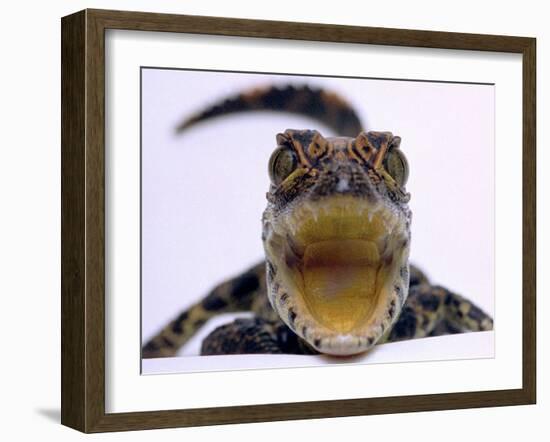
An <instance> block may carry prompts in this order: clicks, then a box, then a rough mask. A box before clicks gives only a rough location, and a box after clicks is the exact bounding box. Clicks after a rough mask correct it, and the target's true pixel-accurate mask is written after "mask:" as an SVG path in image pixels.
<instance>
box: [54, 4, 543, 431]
mask: <svg viewBox="0 0 550 442" xmlns="http://www.w3.org/2000/svg"><path fill="white" fill-rule="evenodd" d="M107 29H121V30H139V31H154V32H173V33H191V34H209V35H221V36H239V37H262V38H271V39H290V40H302V41H323V42H336V43H357V44H369V45H389V46H404V47H417V48H440V49H456V50H474V51H491V52H504V53H516V54H521V56H522V66H523V87H522V88H523V92H522V93H523V110H522V112H523V147H522V149H523V161H522V173H523V175H522V176H523V189H522V192H523V215H522V216H523V269H522V270H523V273H522V278H523V301H522V302H523V313H522V314H523V318H522V324H523V325H522V327H523V336H522V344H523V347H522V348H523V353H522V370H523V372H522V377H523V381H522V386H521V388H517V389H508V390H495V391H474V392H457V393H445V394H427V395H414V396H399V397H378V398H361V399H346V400H331V401H316V402H310V401H308V402H290V403H283V404H269V405H246V406H231V407H216V408H194V409H180V410H169V411H146V412H131V413H106V411H105V391H106V384H105V339H106V336H105V193H106V187H105V75H104V73H105V30H107ZM535 56H536V41H535V39H534V38H526V37H512V36H496V35H475V34H459V33H449V32H432V31H418V30H405V29H385V28H369V27H355V26H340V25H326V24H312V23H293V22H275V21H262V20H240V19H232V18H216V17H199V16H185V15H170V14H154V13H141V12H123V11H106V10H84V11H81V12H78V13H75V14H73V15H70V16H67V17H64V18H63V19H62V177H61V178H62V181H61V183H62V272H61V277H62V306H61V309H62V310H61V311H62V339H61V346H62V410H61V421H62V424H64V425H67V426H69V427H72V428H75V429H78V430H80V431H83V432H103V431H122V430H140V429H150V428H168V427H184V426H197V425H213V424H228V423H241V422H261V421H278V420H289V419H308V418H323V417H338V416H356V415H367V414H382V413H402V412H411V411H429V410H444V409H459V408H471V407H490V406H505V405H520V404H533V403H535V400H536V336H535V334H536V310H535V304H536V300H535V295H536V293H535V282H536V188H535V183H536V150H535V146H536V126H535V122H536V121H535V116H536V99H535V87H536V81H535V79H536V77H535V72H536V71H535V66H536V63H535Z"/></svg>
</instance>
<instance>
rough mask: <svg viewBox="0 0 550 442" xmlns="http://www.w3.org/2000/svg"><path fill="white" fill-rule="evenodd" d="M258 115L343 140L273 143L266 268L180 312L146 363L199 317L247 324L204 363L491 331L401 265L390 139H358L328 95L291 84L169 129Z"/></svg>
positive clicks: (401, 212) (395, 141) (402, 241)
mask: <svg viewBox="0 0 550 442" xmlns="http://www.w3.org/2000/svg"><path fill="white" fill-rule="evenodd" d="M264 109H268V110H278V111H285V112H294V113H300V114H304V115H308V116H311V117H312V118H314V119H316V120H318V121H321V122H323V123H325V124H327V125H328V126H330V127H332V128H333V129H334V130H335V131H336V132H337V133H340V134H342V135H346V136H341V137H333V138H324V137H323V136H322V135H321V134H320V133H319V132H317V131H312V130H301V131H298V130H287V131H285V132H284V133H283V134H279V135H278V136H277V144H278V147H277V149H276V151H275V153H274V157H273V158H274V159H273V158H272V161H274V164H277V161H279V163H281V161H280V160H278V155H279V154H280V152H281V151H283V155H282V156H283V157H284V161H282V163H281V164H282V165H283V166H282V168H281V167H279V168H278V169H277V167H275V172H273V173H274V176H273V175H272V184H271V187H270V189H269V192H268V194H267V199H268V205H267V208H266V210H265V212H264V215H263V231H262V240H263V244H264V250H265V254H266V260H265V261H264V262H261V263H259V264H258V265H256V266H254V267H253V268H251V269H249V270H247V271H246V272H244V273H243V274H241V275H239V276H237V277H235V278H232V279H230V280H228V281H225V282H223V283H222V284H220V285H218V286H216V287H215V288H214V289H213V290H212V291H211V292H210V293H209V294H208V295H207V296H206V297H205V298H204V299H203V300H202V301H200V302H198V303H196V304H195V305H193V306H192V307H191V308H189V309H187V310H186V311H184V312H182V313H181V314H179V316H177V317H176V318H175V319H174V320H173V321H171V322H170V323H169V324H168V325H167V326H166V327H164V328H163V329H162V330H161V331H160V332H159V333H158V334H157V335H156V336H155V337H153V338H152V339H151V340H150V341H149V342H147V343H146V344H145V345H144V347H143V351H142V354H143V357H144V358H151V357H166V356H173V355H174V354H175V353H176V352H177V350H178V349H179V348H180V347H181V346H182V345H184V344H185V343H186V342H187V341H188V340H189V338H190V337H191V336H193V334H194V333H195V332H196V331H197V330H198V329H199V328H200V327H201V326H202V325H203V324H204V323H205V322H206V321H207V320H208V319H210V318H211V317H213V316H215V315H217V314H220V313H226V312H237V311H252V312H254V313H255V317H254V318H251V319H237V320H236V321H234V322H232V323H230V324H226V325H223V326H221V327H219V328H217V329H216V330H214V331H213V332H212V333H211V334H210V335H209V336H208V337H207V338H206V339H205V340H204V342H203V344H202V350H201V353H202V354H205V355H211V354H243V353H293V354H311V353H319V352H320V353H328V354H334V355H340V356H345V355H351V354H356V353H361V352H364V351H368V350H369V349H370V348H372V347H373V346H374V345H376V344H379V343H382V342H391V341H399V340H405V339H412V338H421V337H425V336H437V335H443V334H450V333H461V332H467V331H482V330H491V329H492V327H493V321H492V319H491V318H490V317H489V316H488V315H487V314H485V313H484V312H483V311H481V310H480V309H479V308H478V307H476V306H475V305H473V304H472V303H471V302H470V301H468V300H466V299H465V298H463V297H461V296H459V295H457V294H455V293H452V292H450V291H449V290H447V289H445V288H443V287H439V286H433V285H431V284H430V282H429V281H428V279H427V278H426V276H425V275H424V274H423V273H422V272H421V271H420V270H419V269H418V268H416V267H415V266H412V265H409V262H408V256H409V246H410V237H411V234H410V226H411V213H410V210H409V208H408V201H409V198H410V196H409V195H408V194H407V193H406V191H405V187H404V185H405V181H406V178H403V176H400V175H402V174H400V172H402V170H401V169H400V167H397V168H396V166H395V161H393V162H392V160H390V156H391V155H394V156H393V158H394V159H395V158H396V155H395V153H396V151H399V152H397V153H400V147H399V143H400V138H399V137H394V136H393V135H392V134H391V133H389V132H363V131H362V129H361V123H360V121H359V118H358V117H357V115H356V113H355V112H354V111H353V109H351V108H350V107H349V106H348V105H347V103H346V102H345V101H344V100H342V99H341V98H339V97H338V96H336V95H335V94H332V93H328V92H326V91H322V90H316V89H311V88H309V87H299V88H296V87H292V86H287V87H284V88H267V89H261V90H254V91H251V92H247V93H244V94H241V95H239V96H237V97H234V98H231V99H228V100H225V101H223V102H222V103H220V104H216V105H214V106H212V107H210V108H207V109H206V110H205V111H203V112H201V113H200V114H197V115H195V116H193V117H191V118H190V119H189V120H187V121H186V122H184V123H182V124H181V125H180V127H179V129H180V130H183V129H188V128H189V127H191V126H192V125H194V124H196V123H198V122H201V121H204V120H208V119H210V118H214V117H218V116H222V115H225V114H228V113H233V112H242V111H247V110H256V111H257V110H264ZM352 137H353V138H352ZM401 157H402V154H400V155H399V158H401ZM270 167H272V171H273V164H271V165H270ZM281 170H282V171H283V173H282V174H281ZM392 173H393V176H392Z"/></svg>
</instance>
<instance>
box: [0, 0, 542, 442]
mask: <svg viewBox="0 0 550 442" xmlns="http://www.w3.org/2000/svg"><path fill="white" fill-rule="evenodd" d="M356 4H357V3H356V2H351V1H350V2H345V1H340V2H338V7H336V6H334V5H332V6H331V5H330V4H327V6H321V5H320V4H319V3H317V2H316V3H315V7H313V4H306V2H304V3H303V4H297V3H296V2H284V1H279V2H277V3H276V4H258V5H257V6H253V5H252V4H250V3H248V2H244V1H233V2H231V3H227V4H224V3H223V2H209V1H205V0H202V1H200V2H199V1H196V2H193V1H188V2H186V3H185V6H184V5H177V4H175V3H174V2H168V1H165V2H162V1H159V2H156V4H155V6H154V10H155V11H158V12H176V13H191V14H204V15H219V16H240V17H250V18H271V19H281V20H284V19H286V20H301V21H317V22H327V23H330V22H332V23H346V24H356V25H371V26H387V27H403V28H417V29H434V30H447V31H464V32H484V33H501V34H519V35H528V36H536V37H537V38H538V39H539V40H538V48H539V51H538V55H539V63H538V78H539V79H541V78H545V77H548V63H549V56H548V55H547V54H548V49H549V48H548V40H549V38H550V31H548V30H547V28H546V20H545V17H546V16H547V15H545V14H544V11H542V7H539V6H538V4H539V3H537V2H528V1H525V2H522V8H521V9H518V8H517V3H514V8H507V7H506V6H505V4H504V3H503V2H486V3H484V4H481V3H479V2H461V3H460V6H459V5H457V4H455V5H451V6H449V5H447V4H442V3H438V2H415V3H414V4H411V3H407V2H384V3H383V4H382V3H380V2H377V3H372V4H369V5H368V7H367V6H363V9H362V10H360V11H358V10H357V7H356ZM540 4H542V3H540ZM346 5H347V7H346ZM92 6H93V7H105V8H112V9H116V8H119V9H135V10H151V6H149V5H148V4H147V2H145V1H141V2H138V1H135V2H116V1H92V0H90V1H88V2H81V1H73V2H59V1H58V2H48V3H47V4H44V6H42V5H41V4H40V3H38V2H36V3H32V2H20V3H19V4H18V6H12V5H10V9H4V10H3V18H4V20H5V22H4V23H3V26H2V34H3V35H2V39H1V40H0V41H2V49H3V53H4V54H5V57H6V58H5V59H4V60H5V61H4V66H10V69H4V70H2V73H1V74H0V75H2V81H1V82H0V84H1V86H0V87H1V88H2V89H1V96H2V97H3V99H2V111H3V113H2V121H3V123H4V124H3V125H2V129H3V141H2V154H3V156H2V166H1V167H2V171H1V173H0V180H1V186H0V188H1V189H2V202H3V203H4V207H5V204H6V203H7V206H8V207H7V208H5V209H4V210H3V215H4V216H3V217H2V221H1V222H2V226H3V229H2V238H1V242H0V243H1V244H2V255H1V256H2V258H1V259H2V264H3V265H2V269H3V272H2V277H3V282H4V284H3V286H2V289H3V290H2V293H3V294H4V296H5V298H6V300H7V304H6V307H5V315H4V321H3V322H2V332H3V333H2V335H3V338H4V342H3V344H4V345H3V355H4V357H3V362H4V364H3V367H2V377H1V380H0V386H1V388H2V392H3V395H2V413H3V416H5V419H3V420H4V424H3V426H2V432H5V433H6V434H7V435H10V434H11V437H12V438H18V439H22V438H23V437H33V436H34V437H36V436H41V437H47V438H50V437H51V438H56V439H58V440H73V439H79V438H82V436H81V435H78V434H77V433H75V432H73V431H71V430H68V429H65V428H63V427H60V426H59V425H57V421H58V420H59V417H58V416H59V411H58V410H59V388H60V382H59V375H60V374H59V360H60V354H59V337H60V332H59V305H60V301H59V291H60V283H59V273H60V267H59V259H60V255H59V222H60V217H59V199H60V198H59V191H60V187H59V172H60V171H59V158H60V154H59V119H60V116H59V113H60V112H59V95H60V90H59V73H60V69H59V61H60V54H59V47H60V42H59V35H60V33H59V17H60V16H62V15H65V14H68V13H70V12H73V11H75V10H77V9H80V8H84V7H92ZM178 6H179V7H178ZM22 17H25V22H24V24H23V23H22V21H21V20H18V18H22ZM538 87H539V89H538V90H539V94H538V103H539V109H538V110H539V114H538V120H539V132H538V135H539V136H538V145H539V157H538V162H539V182H540V184H541V186H540V189H542V188H548V185H550V183H549V182H548V178H545V177H544V176H543V175H542V174H541V173H540V171H541V169H542V165H543V164H546V166H548V164H547V163H548V153H546V152H544V151H543V149H542V146H544V145H548V141H549V140H548V129H545V128H543V127H542V126H543V125H542V122H543V121H547V120H548V118H549V117H550V115H549V113H548V104H547V99H548V85H547V84H545V83H544V82H542V81H539V85H538ZM543 200H544V195H543V192H539V214H540V217H539V222H538V225H539V226H543V225H544V224H547V223H548V222H549V221H550V220H548V219H547V218H548V216H544V214H543V211H547V210H548V209H547V207H543V205H542V203H543ZM546 200H548V198H546ZM538 235H539V242H540V244H541V245H540V246H539V268H540V269H541V271H540V272H539V273H540V274H541V279H540V281H539V283H540V285H539V290H538V291H539V293H541V294H542V293H545V292H548V278H547V277H546V278H544V275H543V274H542V273H543V272H542V269H543V268H544V267H545V263H547V262H548V261H547V252H543V251H542V244H543V243H547V239H548V234H547V233H545V232H544V231H543V230H542V229H539V233H538ZM546 245H547V244H546ZM543 255H544V256H543ZM547 266H548V265H547V264H546V267H547ZM547 308H548V301H547V300H546V299H545V298H544V297H543V296H539V305H538V311H539V312H543V311H545V310H547ZM541 319H542V314H541V313H539V327H538V330H539V339H538V348H539V374H540V375H539V381H538V385H539V389H538V391H539V404H538V405H536V406H530V407H514V408H494V409H482V410H462V411H448V412H437V413H415V414H408V415H399V416H391V415H390V416H373V417H355V418H341V419H331V420H321V421H319V420H317V421H300V422H285V423H266V424H254V425H240V426H226V427H217V428H200V429H181V430H164V431H156V432H154V433H151V432H142V433H132V434H122V435H102V436H96V437H97V438H98V439H108V438H113V437H116V438H117V439H118V438H121V439H124V438H127V440H139V439H141V440H148V439H150V437H151V436H153V435H154V437H156V438H159V439H160V440H181V438H190V439H191V440H196V439H197V438H199V437H211V438H216V437H217V438H220V439H223V440H237V439H241V440H242V439H254V438H258V439H259V438H262V439H263V440H281V439H282V438H288V437H292V436H294V437H296V436H304V435H308V436H309V437H316V438H317V439H320V440H325V438H326V440H328V439H329V438H331V437H332V438H334V437H335V435H342V434H344V433H349V434H352V433H358V434H364V435H365V437H367V436H368V437H373V438H377V439H380V438H383V437H388V436H389V437H391V438H392V439H399V438H407V439H408V440H426V439H428V440H430V439H435V438H438V439H439V438H440V437H441V435H445V437H446V439H447V440H456V441H459V440H460V441H462V440H463V438H464V432H463V431H451V432H449V431H448V430H449V428H453V429H457V428H461V427H463V428H465V431H468V430H469V429H473V428H475V430H472V431H475V434H476V435H477V436H478V437H479V438H483V437H487V438H488V437H491V438H494V439H495V440H501V439H503V438H504V437H506V436H508V437H522V436H524V435H525V431H526V429H528V430H529V432H530V433H531V432H532V434H536V433H537V432H539V433H543V432H544V431H545V427H543V421H542V416H544V415H545V414H548V412H549V411H550V406H549V405H548V381H547V380H546V379H545V378H544V376H543V371H545V370H546V371H547V369H548V368H547V367H548V351H549V350H548V346H547V345H546V346H545V345H544V342H545V340H546V338H547V335H548V325H547V324H544V323H543V321H542V320H541ZM518 423H519V424H518ZM389 429H391V434H388V432H389V431H390V430H389ZM430 434H433V437H431V436H430Z"/></svg>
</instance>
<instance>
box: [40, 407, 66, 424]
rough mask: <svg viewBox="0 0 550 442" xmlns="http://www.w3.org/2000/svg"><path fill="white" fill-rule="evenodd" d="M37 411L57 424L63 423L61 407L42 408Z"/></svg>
mask: <svg viewBox="0 0 550 442" xmlns="http://www.w3.org/2000/svg"><path fill="white" fill-rule="evenodd" d="M36 412H37V413H38V414H39V415H41V416H43V417H45V418H46V419H48V420H50V421H52V422H55V423H56V424H59V423H61V410H60V409H59V408H40V409H38V410H36Z"/></svg>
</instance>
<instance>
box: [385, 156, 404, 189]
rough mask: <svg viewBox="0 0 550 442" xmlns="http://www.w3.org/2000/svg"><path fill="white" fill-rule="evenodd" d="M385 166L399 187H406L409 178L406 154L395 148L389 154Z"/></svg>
mask: <svg viewBox="0 0 550 442" xmlns="http://www.w3.org/2000/svg"><path fill="white" fill-rule="evenodd" d="M384 166H385V168H386V170H387V171H388V173H389V174H390V175H391V176H392V178H393V179H394V180H395V182H396V183H397V184H398V185H399V187H404V186H405V184H406V183H407V179H408V178H409V164H408V163H407V158H405V154H404V153H403V152H402V151H401V150H400V149H398V148H393V149H392V150H390V151H389V152H388V153H387V155H386V158H385V161H384Z"/></svg>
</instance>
